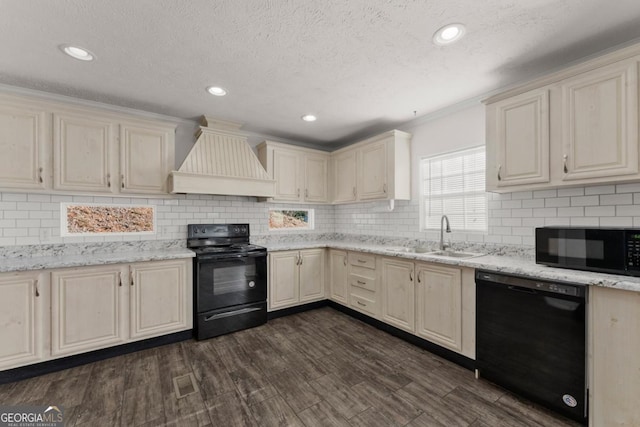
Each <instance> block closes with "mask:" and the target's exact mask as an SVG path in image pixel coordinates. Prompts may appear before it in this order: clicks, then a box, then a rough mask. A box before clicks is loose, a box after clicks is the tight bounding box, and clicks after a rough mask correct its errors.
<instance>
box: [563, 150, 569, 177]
mask: <svg viewBox="0 0 640 427" xmlns="http://www.w3.org/2000/svg"><path fill="white" fill-rule="evenodd" d="M568 157H569V156H567V155H566V154H565V155H564V156H562V164H563V166H564V173H569V168H567V158H568Z"/></svg>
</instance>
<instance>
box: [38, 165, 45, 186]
mask: <svg viewBox="0 0 640 427" xmlns="http://www.w3.org/2000/svg"><path fill="white" fill-rule="evenodd" d="M42 171H43V168H40V169H38V172H39V174H38V180H40V184H42V183H43V182H44V180H43V179H42Z"/></svg>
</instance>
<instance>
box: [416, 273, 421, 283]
mask: <svg viewBox="0 0 640 427" xmlns="http://www.w3.org/2000/svg"><path fill="white" fill-rule="evenodd" d="M421 274H422V271H419V272H418V275H417V276H416V278H417V279H418V283H422V280H420V275H421Z"/></svg>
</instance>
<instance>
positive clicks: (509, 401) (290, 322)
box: [0, 307, 577, 427]
mask: <svg viewBox="0 0 640 427" xmlns="http://www.w3.org/2000/svg"><path fill="white" fill-rule="evenodd" d="M189 373H193V376H194V377H195V379H196V381H197V385H198V389H199V390H198V391H197V392H196V393H193V394H190V395H187V396H185V397H183V398H181V399H178V398H177V397H176V395H175V390H174V385H173V378H174V377H177V376H180V375H185V374H189ZM0 403H2V404H5V405H15V404H39V405H61V406H63V407H64V410H65V418H66V425H67V426H180V427H182V426H216V427H218V426H238V427H240V426H365V427H375V426H384V427H388V426H413V427H418V426H429V427H432V426H433V427H438V426H447V427H451V426H473V427H480V426H492V427H500V426H513V427H520V426H523V427H532V426H545V427H549V426H575V425H577V424H575V423H573V422H571V421H568V420H566V419H564V418H561V417H560V416H558V415H555V414H553V413H551V412H549V411H547V410H545V409H542V408H540V407H538V406H535V405H533V404H531V403H530V402H527V401H526V400H524V399H521V398H519V397H517V396H514V395H512V394H510V393H508V392H506V391H505V390H503V389H501V388H499V387H497V386H495V385H493V384H491V383H488V382H486V381H483V380H476V379H475V378H474V375H473V372H471V371H468V370H466V369H463V368H461V367H459V366H457V365H455V364H453V363H450V362H448V361H446V360H444V359H441V358H439V357H437V356H435V355H433V354H431V353H429V352H427V351H424V350H422V349H420V348H417V347H415V346H413V345H411V344H408V343H406V342H404V341H402V340H399V339H397V338H395V337H393V336H391V335H389V334H387V333H385V332H382V331H379V330H377V329H375V328H373V327H371V326H369V325H367V324H365V323H362V322H360V321H358V320H356V319H353V318H351V317H349V316H347V315H344V314H342V313H340V312H338V311H335V310H333V309H331V308H328V307H326V308H321V309H317V310H313V311H308V312H304V313H300V314H296V315H293V316H288V317H283V318H279V319H275V320H272V321H270V322H269V323H268V324H266V325H263V326H261V327H258V328H253V329H249V330H245V331H240V332H237V333H235V334H230V335H226V336H222V337H218V338H214V339H210V340H207V341H194V340H191V341H185V342H181V343H177V344H171V345H166V346H163V347H158V348H154V349H149V350H144V351H140V352H137V353H133V354H128V355H124V356H119V357H115V358H111V359H108V360H104V361H101V362H96V363H93V364H89V365H84V366H80V367H77V368H72V369H68V370H66V371H60V372H56V373H53V374H48V375H43V376H41V377H37V378H32V379H28V380H24V381H20V382H16V383H11V384H5V385H0Z"/></svg>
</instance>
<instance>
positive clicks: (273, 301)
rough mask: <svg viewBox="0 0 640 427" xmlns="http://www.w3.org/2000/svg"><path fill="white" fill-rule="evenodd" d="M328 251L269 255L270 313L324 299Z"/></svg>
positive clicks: (288, 252) (307, 250) (285, 252)
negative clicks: (326, 255)
mask: <svg viewBox="0 0 640 427" xmlns="http://www.w3.org/2000/svg"><path fill="white" fill-rule="evenodd" d="M324 259H325V250H324V249H305V250H300V251H280V252H271V253H269V310H270V311H271V310H276V309H280V308H285V307H291V306H295V305H299V304H303V303H307V302H312V301H318V300H321V299H323V298H324V295H325V292H324V272H325V260H324Z"/></svg>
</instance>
